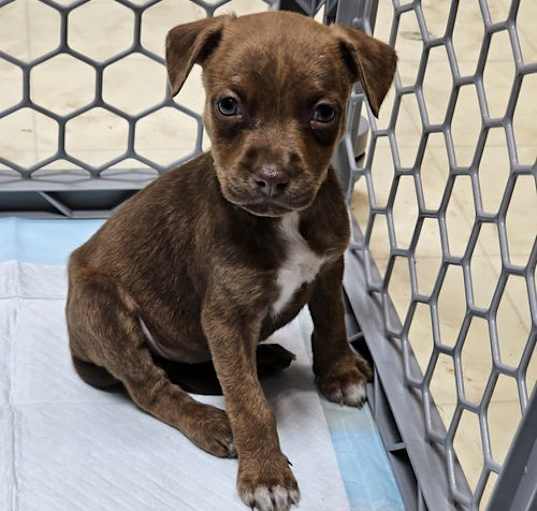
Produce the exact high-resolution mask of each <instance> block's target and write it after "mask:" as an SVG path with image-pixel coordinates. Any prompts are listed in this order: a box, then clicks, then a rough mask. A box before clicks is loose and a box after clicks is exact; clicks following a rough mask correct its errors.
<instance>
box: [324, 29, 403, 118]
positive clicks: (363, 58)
mask: <svg viewBox="0 0 537 511" xmlns="http://www.w3.org/2000/svg"><path fill="white" fill-rule="evenodd" d="M332 30H333V31H334V33H335V35H336V37H337V38H338V40H339V49H340V52H341V54H342V56H343V60H344V61H345V64H346V66H347V67H348V68H349V71H350V73H351V79H352V80H353V81H358V80H360V83H361V84H362V88H363V89H364V92H365V95H366V96H367V99H368V101H369V106H370V107H371V110H372V111H373V114H374V115H375V117H378V113H379V109H380V105H381V104H382V101H383V100H384V97H385V96H386V94H387V93H388V90H389V89H390V85H391V83H392V80H393V76H394V74H395V66H396V64H397V55H396V53H395V50H394V49H393V48H392V47H391V46H388V45H387V44H385V43H383V42H382V41H379V40H378V39H375V38H373V37H370V36H368V35H367V34H366V33H365V32H362V31H361V30H358V29H355V28H351V27H347V26H344V25H332Z"/></svg>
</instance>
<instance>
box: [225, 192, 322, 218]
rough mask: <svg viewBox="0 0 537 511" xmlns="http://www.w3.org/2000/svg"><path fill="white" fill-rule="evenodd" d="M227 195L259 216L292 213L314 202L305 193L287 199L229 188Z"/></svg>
mask: <svg viewBox="0 0 537 511" xmlns="http://www.w3.org/2000/svg"><path fill="white" fill-rule="evenodd" d="M229 192H231V193H229ZM225 195H226V198H227V200H228V201H229V202H231V203H232V204H235V205H236V206H239V207H240V208H242V209H244V210H246V211H248V212H249V213H251V214H253V215H257V216H270V217H279V216H283V215H285V214H286V213H291V212H292V211H299V210H302V209H305V208H307V207H308V206H309V205H310V204H311V202H312V198H311V196H309V195H308V196H306V195H305V194H304V195H301V196H300V197H293V198H292V199H286V198H283V197H278V198H270V197H255V196H254V197H252V196H250V195H241V194H236V193H234V192H233V190H228V193H227V194H225Z"/></svg>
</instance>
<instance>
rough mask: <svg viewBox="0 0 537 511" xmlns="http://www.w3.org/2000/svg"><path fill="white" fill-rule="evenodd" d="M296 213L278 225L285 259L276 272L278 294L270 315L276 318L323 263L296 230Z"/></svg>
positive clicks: (315, 274) (313, 276)
mask: <svg viewBox="0 0 537 511" xmlns="http://www.w3.org/2000/svg"><path fill="white" fill-rule="evenodd" d="M298 221H299V217H298V213H290V214H288V215H285V216H284V217H283V218H282V223H281V225H280V229H281V233H282V235H283V239H284V240H285V243H286V250H287V254H286V259H285V261H284V262H283V264H282V266H281V267H280V269H279V271H278V278H277V285H278V288H279V291H280V294H279V296H278V298H277V299H276V301H275V302H274V304H273V305H272V314H273V315H274V316H277V315H278V314H279V313H280V312H281V311H282V310H283V309H284V308H285V306H286V305H287V304H288V303H289V301H290V300H291V298H292V297H293V295H294V294H295V292H296V291H297V290H298V289H299V288H300V287H301V286H302V285H303V284H305V283H308V282H312V281H313V280H314V279H315V277H316V276H317V273H319V269H320V268H321V266H322V264H323V263H324V261H325V258H324V257H321V256H319V255H317V254H316V253H315V252H313V250H311V248H310V247H309V245H308V243H307V241H306V240H305V239H304V238H303V237H302V235H301V234H300V231H299V230H298Z"/></svg>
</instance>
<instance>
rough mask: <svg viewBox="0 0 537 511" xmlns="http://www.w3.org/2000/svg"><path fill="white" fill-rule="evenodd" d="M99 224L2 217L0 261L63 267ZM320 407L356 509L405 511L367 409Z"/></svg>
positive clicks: (95, 221) (327, 404) (347, 489)
mask: <svg viewBox="0 0 537 511" xmlns="http://www.w3.org/2000/svg"><path fill="white" fill-rule="evenodd" d="M101 225H102V221H100V220H33V219H25V218H16V217H8V218H2V219H0V262H2V261H12V260H15V261H19V262H27V263H35V264H47V265H65V264H66V261H67V257H68V255H69V254H70V252H71V251H72V250H74V249H75V248H76V247H78V246H79V245H81V244H82V243H84V242H85V241H86V240H87V239H88V238H89V237H90V236H91V235H92V234H93V233H94V232H95V231H96V230H97V229H98V228H99V227H100V226H101ZM322 407H323V411H324V414H325V416H326V419H327V422H328V426H329V429H330V435H331V439H332V444H333V447H334V451H335V453H336V458H337V462H338V465H339V469H340V472H341V476H342V479H343V482H344V485H345V489H346V492H347V496H348V499H349V502H350V506H351V508H352V510H353V511H366V510H367V511H399V510H401V511H402V510H404V506H403V503H402V500H401V496H400V493H399V490H398V488H397V484H396V482H395V479H394V477H393V474H392V471H391V468H390V465H389V461H388V459H387V456H386V453H385V451H384V448H383V446H382V442H381V439H380V437H379V434H378V431H377V429H376V426H375V423H374V421H373V418H372V416H371V413H370V410H369V408H368V407H367V406H365V407H364V408H363V409H362V410H349V409H347V408H341V407H339V406H337V405H334V404H332V403H329V402H327V401H326V400H322ZM333 511H337V510H333Z"/></svg>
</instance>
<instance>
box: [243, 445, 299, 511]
mask: <svg viewBox="0 0 537 511" xmlns="http://www.w3.org/2000/svg"><path fill="white" fill-rule="evenodd" d="M237 490H238V492H239V496H240V498H241V499H242V501H243V502H244V503H245V504H246V505H247V506H249V507H250V508H252V509H255V510H257V511H289V509H291V506H293V505H297V504H298V502H299V500H300V492H299V490H298V485H297V483H296V480H295V477H294V475H293V472H291V469H290V468H289V464H288V461H287V458H285V456H282V455H279V456H278V458H277V459H276V461H272V460H269V459H267V460H260V461H259V462H254V463H252V462H251V461H248V462H247V463H243V462H241V464H240V467H239V478H238V482H237Z"/></svg>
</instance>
